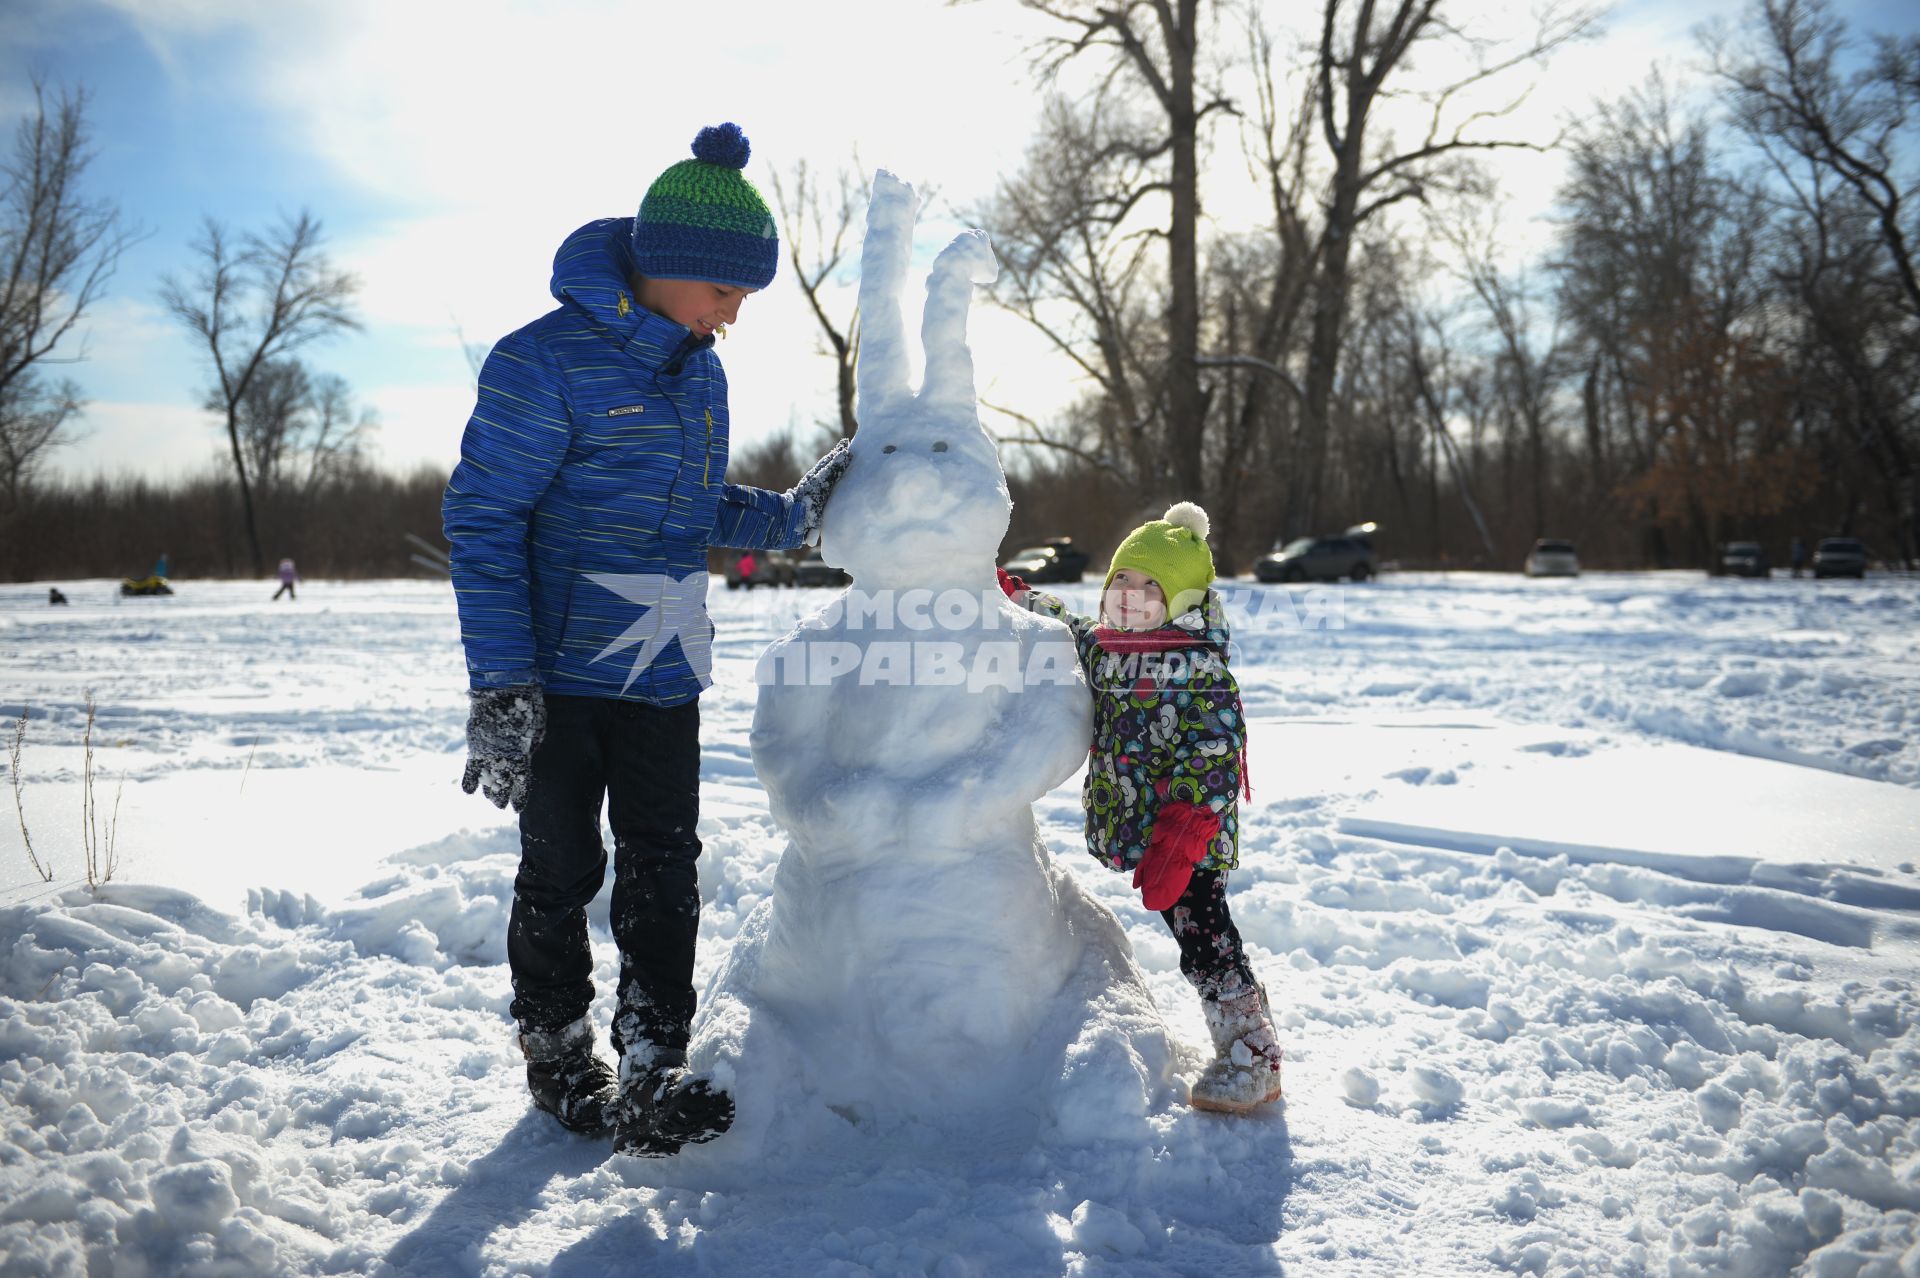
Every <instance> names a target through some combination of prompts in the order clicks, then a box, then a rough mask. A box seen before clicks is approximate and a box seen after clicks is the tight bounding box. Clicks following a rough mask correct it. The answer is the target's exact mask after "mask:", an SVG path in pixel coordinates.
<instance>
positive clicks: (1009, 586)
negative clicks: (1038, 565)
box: [994, 568, 1027, 599]
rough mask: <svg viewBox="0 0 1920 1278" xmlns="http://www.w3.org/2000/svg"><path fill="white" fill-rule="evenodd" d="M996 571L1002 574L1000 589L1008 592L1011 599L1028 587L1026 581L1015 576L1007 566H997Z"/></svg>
mask: <svg viewBox="0 0 1920 1278" xmlns="http://www.w3.org/2000/svg"><path fill="white" fill-rule="evenodd" d="M994 571H995V572H996V573H999V574H1000V589H1002V590H1004V591H1006V592H1007V598H1009V599H1011V598H1013V597H1014V596H1015V595H1018V594H1020V593H1021V592H1022V591H1024V590H1025V589H1026V588H1027V583H1026V582H1024V581H1022V580H1021V579H1020V578H1018V577H1016V576H1014V575H1013V574H1012V573H1010V572H1008V571H1007V570H1006V569H1005V568H995V569H994Z"/></svg>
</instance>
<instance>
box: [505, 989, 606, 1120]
mask: <svg viewBox="0 0 1920 1278" xmlns="http://www.w3.org/2000/svg"><path fill="white" fill-rule="evenodd" d="M520 1051H521V1052H522V1053H523V1054H524V1055H525V1056H526V1058H527V1090H528V1091H530V1092H532V1093H533V1103H534V1104H535V1105H537V1106H539V1107H540V1108H541V1109H544V1110H546V1111H547V1112H548V1113H549V1114H552V1115H553V1116H554V1117H555V1118H557V1119H559V1120H560V1125H561V1126H562V1127H565V1128H566V1129H567V1130H568V1131H573V1132H580V1133H582V1134H584V1135H588V1136H602V1135H605V1134H606V1133H607V1132H608V1131H609V1130H610V1129H611V1128H612V1127H613V1107H614V1101H615V1098H616V1092H617V1088H616V1085H615V1081H614V1077H613V1067H612V1066H610V1065H608V1064H607V1063H606V1062H605V1061H603V1060H601V1059H600V1058H599V1057H598V1056H595V1055H594V1054H593V1026H592V1025H591V1024H590V1023H589V1022H588V1020H587V1018H586V1017H584V1016H583V1017H581V1018H580V1019H579V1020H577V1021H574V1022H573V1023H572V1024H570V1025H563V1026H561V1027H560V1028H559V1029H556V1030H542V1029H534V1028H532V1027H531V1026H526V1025H523V1026H521V1027H520Z"/></svg>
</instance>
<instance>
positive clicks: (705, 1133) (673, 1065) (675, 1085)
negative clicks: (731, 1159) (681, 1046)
mask: <svg viewBox="0 0 1920 1278" xmlns="http://www.w3.org/2000/svg"><path fill="white" fill-rule="evenodd" d="M647 1050H648V1051H649V1052H650V1054H651V1060H649V1061H647V1062H646V1063H644V1064H643V1063H641V1062H639V1061H638V1060H636V1053H635V1052H634V1051H633V1049H632V1048H629V1049H628V1051H627V1054H626V1055H625V1056H624V1057H623V1058H622V1059H621V1061H620V1072H621V1074H622V1075H623V1077H622V1078H621V1080H620V1100H619V1104H618V1107H617V1113H616V1115H615V1120H614V1133H613V1148H614V1152H615V1153H619V1154H633V1155H636V1156H638V1157H641V1158H666V1157H669V1156H670V1155H673V1154H677V1153H679V1152H680V1149H681V1147H682V1146H683V1145H698V1144H701V1143H702V1142H704V1141H710V1140H712V1139H713V1138H714V1137H715V1136H718V1135H720V1134H721V1133H722V1132H724V1131H726V1130H727V1128H729V1127H731V1126H733V1097H731V1096H729V1095H727V1094H726V1093H725V1092H723V1091H721V1090H719V1089H718V1088H716V1087H714V1086H713V1085H712V1084H711V1083H709V1082H708V1081H707V1080H706V1079H704V1078H695V1077H692V1076H690V1075H689V1074H688V1073H687V1054H686V1053H685V1052H684V1051H679V1050H676V1049H674V1048H667V1047H653V1048H650V1049H647Z"/></svg>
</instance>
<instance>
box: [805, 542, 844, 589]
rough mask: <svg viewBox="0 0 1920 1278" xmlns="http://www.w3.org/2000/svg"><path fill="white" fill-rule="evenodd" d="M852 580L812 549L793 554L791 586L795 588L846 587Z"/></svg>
mask: <svg viewBox="0 0 1920 1278" xmlns="http://www.w3.org/2000/svg"><path fill="white" fill-rule="evenodd" d="M852 582H853V578H852V577H849V576H848V575H847V574H846V573H844V572H842V571H841V570H840V569H838V568H835V567H834V566H833V565H832V564H830V563H828V562H827V561H826V560H824V559H822V558H821V557H820V552H819V551H818V550H816V549H814V548H812V547H808V548H806V549H803V550H796V551H794V552H793V584H794V585H796V586H846V585H851V584H852Z"/></svg>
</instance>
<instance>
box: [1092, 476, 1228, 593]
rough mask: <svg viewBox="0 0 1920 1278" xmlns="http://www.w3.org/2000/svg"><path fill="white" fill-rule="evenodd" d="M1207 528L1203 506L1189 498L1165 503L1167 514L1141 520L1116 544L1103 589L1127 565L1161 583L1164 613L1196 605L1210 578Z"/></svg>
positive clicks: (1104, 589) (1108, 585) (1210, 557)
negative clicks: (1145, 520)
mask: <svg viewBox="0 0 1920 1278" xmlns="http://www.w3.org/2000/svg"><path fill="white" fill-rule="evenodd" d="M1208 531H1209V528H1208V520H1207V512H1206V511H1204V510H1202V509H1200V507H1198V506H1196V505H1194V504H1193V503H1192V502H1190V501H1183V502H1177V503H1175V504H1174V505H1172V506H1169V507H1167V513H1166V515H1165V516H1163V517H1162V518H1160V519H1150V520H1148V521H1147V522H1146V523H1144V524H1141V525H1140V526H1139V527H1138V528H1136V529H1134V530H1133V531H1132V532H1130V533H1128V534H1127V536H1126V539H1125V540H1124V541H1122V542H1121V543H1120V545H1119V546H1118V548H1116V549H1115V550H1114V552H1113V563H1112V564H1111V565H1109V566H1108V568H1107V579H1106V581H1105V582H1103V583H1102V584H1101V587H1100V590H1101V593H1102V594H1105V593H1106V591H1107V589H1108V588H1109V587H1111V586H1112V585H1113V574H1114V573H1116V572H1118V571H1119V570H1120V569H1122V568H1131V569H1133V570H1134V571H1135V572H1141V573H1145V574H1146V575H1147V576H1149V577H1151V578H1153V579H1154V580H1155V581H1156V582H1158V583H1160V593H1161V594H1163V595H1165V596H1166V597H1167V616H1168V617H1170V618H1171V617H1177V616H1179V615H1180V614H1181V613H1183V612H1185V611H1187V610H1188V609H1189V608H1198V607H1199V606H1200V605H1201V604H1203V603H1205V602H1206V601H1207V587H1208V586H1210V585H1212V584H1213V552H1212V551H1211V550H1209V549H1207V533H1208Z"/></svg>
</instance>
